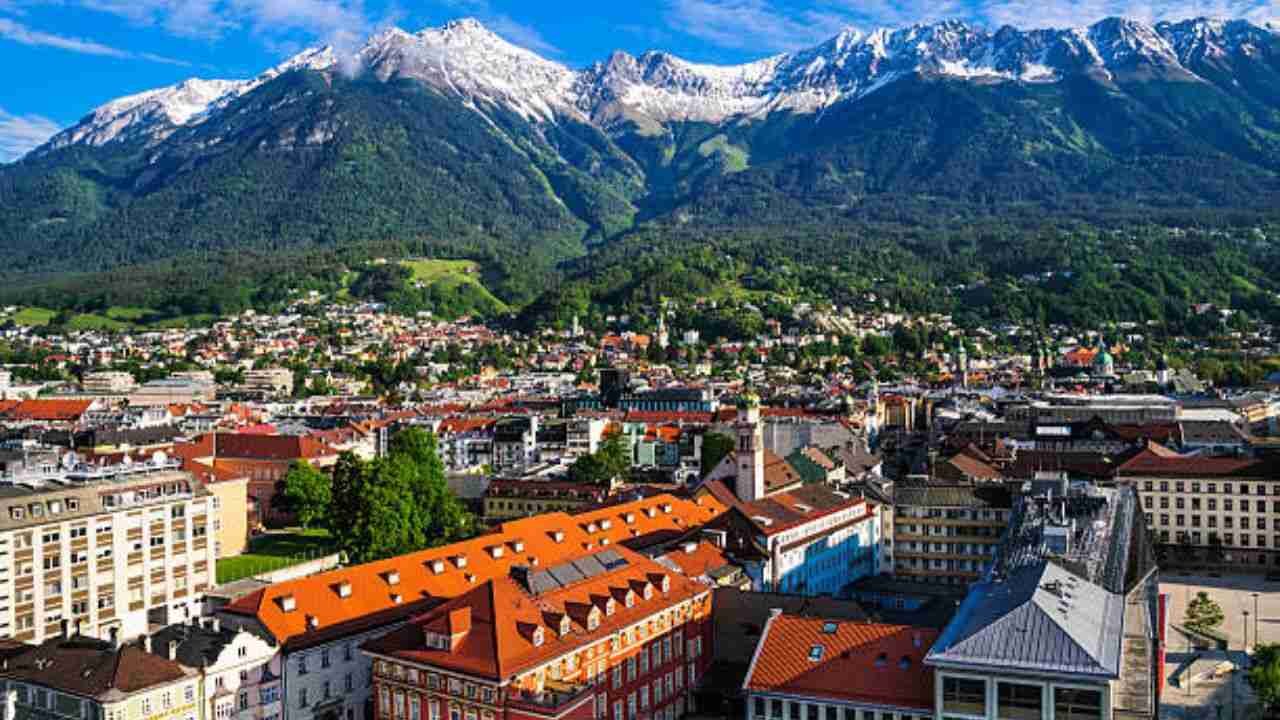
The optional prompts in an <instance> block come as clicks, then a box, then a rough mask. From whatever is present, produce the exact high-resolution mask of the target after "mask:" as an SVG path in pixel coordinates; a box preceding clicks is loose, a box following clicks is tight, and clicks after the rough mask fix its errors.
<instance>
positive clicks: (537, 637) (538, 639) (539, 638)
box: [533, 627, 546, 647]
mask: <svg viewBox="0 0 1280 720" xmlns="http://www.w3.org/2000/svg"><path fill="white" fill-rule="evenodd" d="M545 639H546V637H545V635H544V634H543V632H542V628H541V627H536V628H534V629H533V646H534V647H542V642H543V641H544V640H545Z"/></svg>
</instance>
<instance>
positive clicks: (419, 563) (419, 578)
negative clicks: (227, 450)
mask: <svg viewBox="0 0 1280 720" xmlns="http://www.w3.org/2000/svg"><path fill="white" fill-rule="evenodd" d="M219 442H221V438H220V439H219ZM663 505H670V507H671V511H670V512H664V511H663V509H662V506H663ZM720 512H723V507H722V506H719V505H718V504H716V503H714V501H711V500H703V501H701V503H697V502H693V501H689V500H680V499H678V498H675V497H674V496H671V495H658V496H655V497H649V498H644V499H643V500H637V501H635V502H631V503H626V504H623V505H615V506H611V507H607V508H601V509H599V510H595V511H592V512H590V513H584V514H582V515H575V516H570V515H567V514H565V513H559V512H557V513H546V514H543V515H537V516H534V517H530V518H524V519H521V520H514V521H511V522H508V523H503V524H502V525H501V526H499V527H498V528H497V529H496V530H495V531H494V532H492V533H490V534H487V535H481V536H478V537H475V538H472V539H470V540H464V541H461V542H456V543H452V544H450V545H445V546H443V547H438V548H432V549H429V550H422V551H419V552H415V553H409V554H407V555H401V556H399V557H394V558H390V559H387V560H379V561H376V562H371V563H364V564H362V565H354V566H351V567H347V568H341V569H338V570H333V571H330V572H325V573H320V574H318V575H312V576H310V577H306V578H299V579H297V580H289V581H286V582H280V583H275V584H273V585H271V586H269V587H266V588H263V589H261V590H258V591H256V592H254V593H250V594H249V595H246V596H244V597H242V598H240V599H238V600H236V601H234V602H232V603H231V604H229V605H227V606H226V607H225V608H224V609H223V611H224V612H228V613H231V614H235V615H247V616H252V617H256V618H257V619H258V621H259V622H261V623H262V625H263V627H264V628H266V630H267V631H268V632H270V633H271V634H272V635H273V636H275V638H276V640H277V641H278V642H280V643H294V644H307V643H309V642H310V639H311V637H313V636H317V635H320V634H323V633H324V632H326V631H327V630H328V629H329V628H333V627H335V626H345V625H347V624H351V623H357V622H359V621H360V620H361V619H363V618H368V617H370V616H375V615H377V614H379V613H395V612H397V611H401V612H403V611H404V610H405V607H402V604H403V605H404V606H406V607H407V606H408V605H409V604H410V603H413V602H415V601H419V600H421V599H424V598H453V597H457V596H459V595H462V594H464V593H467V592H470V591H471V590H473V589H475V588H476V587H478V586H479V585H480V584H482V583H484V582H486V581H488V580H491V579H493V578H496V577H502V576H505V575H506V574H507V573H508V572H509V570H510V568H511V566H512V565H534V562H533V559H534V558H536V561H537V562H536V566H537V567H544V568H545V567H550V566H552V565H555V564H557V563H559V562H562V561H563V560H565V559H568V558H573V557H578V556H581V555H583V554H586V553H589V552H594V551H596V550H599V549H600V548H601V547H603V546H605V545H606V540H607V541H608V542H607V544H608V545H609V546H610V547H614V546H616V545H618V544H620V543H621V542H622V541H623V540H624V539H628V538H631V537H635V536H636V535H634V534H633V533H632V531H633V530H635V531H637V532H638V533H639V534H647V533H648V532H653V531H656V530H658V529H663V528H677V527H678V528H683V529H684V530H688V529H691V528H693V527H697V526H699V525H701V524H702V523H705V522H706V521H707V520H709V519H711V518H713V517H716V516H717V515H719V513H720ZM627 514H630V515H632V522H631V523H628V522H626V521H625V517H624V516H625V515H627ZM703 514H705V515H706V517H705V518H702V517H701V516H702V515H703ZM677 518H679V520H677ZM604 519H610V520H611V521H610V523H609V527H608V528H604V527H603V523H602V522H601V521H602V520H604ZM593 522H594V523H595V529H594V530H589V527H590V526H591V524H592V523H593ZM557 532H559V533H562V534H561V535H560V536H559V537H560V539H559V540H557V539H556V534H555V533H557ZM517 547H518V548H519V549H517ZM495 549H499V550H498V555H497V557H495ZM459 558H465V560H464V561H462V563H461V564H460V562H459ZM392 573H396V575H397V576H396V577H395V578H394V579H395V580H396V581H397V582H396V583H394V584H393V583H391V582H390V580H391V579H392V575H391V574H392ZM343 581H347V582H349V583H350V584H351V589H352V591H351V594H350V595H349V596H347V597H345V598H344V597H341V596H340V594H339V592H338V588H339V586H340V585H341V583H342V582H343ZM286 597H290V598H292V601H293V602H294V603H295V609H294V610H287V609H286V602H285V598H286ZM397 598H398V599H399V601H397ZM419 609H420V608H419ZM308 618H314V625H313V626H309V625H308V622H309V621H308Z"/></svg>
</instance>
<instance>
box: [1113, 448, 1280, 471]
mask: <svg viewBox="0 0 1280 720" xmlns="http://www.w3.org/2000/svg"><path fill="white" fill-rule="evenodd" d="M1275 471H1276V467H1275V466H1274V465H1273V464H1270V463H1267V462H1264V461H1261V460H1254V459H1251V458H1234V457H1200V456H1198V455H1174V456H1169V455H1167V454H1164V453H1160V452H1157V451H1155V450H1154V449H1152V448H1150V447H1147V448H1143V449H1142V450H1141V451H1139V452H1137V453H1135V454H1134V455H1132V456H1131V457H1129V458H1128V459H1126V460H1124V461H1123V462H1122V463H1120V464H1119V465H1118V466H1117V467H1116V472H1117V474H1118V475H1121V476H1125V477H1146V476H1152V477H1160V476H1165V477H1176V476H1188V477H1201V478H1209V477H1256V478H1271V477H1275Z"/></svg>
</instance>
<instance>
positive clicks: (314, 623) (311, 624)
mask: <svg viewBox="0 0 1280 720" xmlns="http://www.w3.org/2000/svg"><path fill="white" fill-rule="evenodd" d="M319 627H320V618H318V617H316V616H315V615H308V616H307V629H308V630H316V629H318V628H319Z"/></svg>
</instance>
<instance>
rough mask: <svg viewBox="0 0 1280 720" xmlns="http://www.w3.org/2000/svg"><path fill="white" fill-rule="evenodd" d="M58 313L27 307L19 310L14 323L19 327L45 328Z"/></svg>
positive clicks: (14, 317)
mask: <svg viewBox="0 0 1280 720" xmlns="http://www.w3.org/2000/svg"><path fill="white" fill-rule="evenodd" d="M57 314H58V313H56V312H54V311H53V310H48V309H46V308H38V307H26V308H22V309H21V310H19V311H18V312H17V313H15V314H14V316H13V322H14V323H16V324H18V325H27V326H31V327H43V326H45V325H48V324H49V321H50V320H53V317H54V316H55V315H57Z"/></svg>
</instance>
